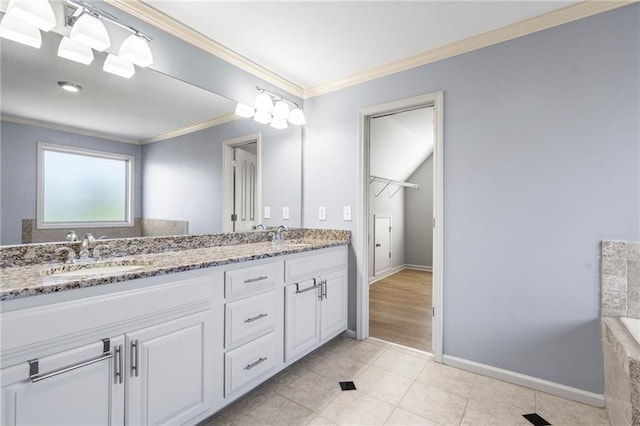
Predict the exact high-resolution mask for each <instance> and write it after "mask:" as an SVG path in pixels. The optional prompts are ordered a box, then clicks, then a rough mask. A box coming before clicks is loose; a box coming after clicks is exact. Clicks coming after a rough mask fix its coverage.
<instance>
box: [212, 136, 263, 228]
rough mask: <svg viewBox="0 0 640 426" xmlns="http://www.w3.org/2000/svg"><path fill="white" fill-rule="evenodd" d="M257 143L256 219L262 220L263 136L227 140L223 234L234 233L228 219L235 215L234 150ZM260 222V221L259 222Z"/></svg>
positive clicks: (224, 160) (225, 147) (223, 157)
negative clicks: (237, 147) (232, 214)
mask: <svg viewBox="0 0 640 426" xmlns="http://www.w3.org/2000/svg"><path fill="white" fill-rule="evenodd" d="M251 142H256V151H257V157H258V158H257V164H256V217H257V218H260V217H261V216H260V212H261V211H262V135H261V134H260V133H255V134H253V135H246V136H240V137H237V138H233V139H229V140H226V141H224V142H223V143H222V232H232V227H231V224H230V223H229V222H228V221H227V218H229V217H231V213H233V167H231V161H232V160H233V148H234V147H236V146H240V145H246V144H248V143H251ZM258 222H259V221H258Z"/></svg>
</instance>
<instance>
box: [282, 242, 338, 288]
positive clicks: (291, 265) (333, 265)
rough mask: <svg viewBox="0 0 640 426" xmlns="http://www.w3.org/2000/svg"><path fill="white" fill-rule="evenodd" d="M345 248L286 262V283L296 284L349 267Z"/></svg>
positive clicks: (311, 254) (310, 254)
mask: <svg viewBox="0 0 640 426" xmlns="http://www.w3.org/2000/svg"><path fill="white" fill-rule="evenodd" d="M346 253H347V252H346V249H345V247H339V248H337V249H329V250H326V251H320V252H311V253H309V254H308V255H306V256H302V257H299V258H296V259H291V260H287V261H285V281H287V282H295V281H298V280H302V279H307V278H312V277H315V276H317V275H319V274H323V273H327V272H333V271H338V270H340V269H344V268H346V266H347V256H346Z"/></svg>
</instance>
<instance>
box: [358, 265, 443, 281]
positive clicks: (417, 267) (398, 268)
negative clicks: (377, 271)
mask: <svg viewBox="0 0 640 426" xmlns="http://www.w3.org/2000/svg"><path fill="white" fill-rule="evenodd" d="M405 269H413V270H416V271H429V272H431V270H432V268H431V266H422V265H407V264H405V265H400V266H396V267H395V268H391V269H389V270H388V271H387V272H385V273H384V274H382V275H377V276H375V277H371V278H369V285H371V284H373V283H375V282H378V281H380V280H382V279H384V278H387V277H388V276H390V275H393V274H395V273H396V272H400V271H404V270H405Z"/></svg>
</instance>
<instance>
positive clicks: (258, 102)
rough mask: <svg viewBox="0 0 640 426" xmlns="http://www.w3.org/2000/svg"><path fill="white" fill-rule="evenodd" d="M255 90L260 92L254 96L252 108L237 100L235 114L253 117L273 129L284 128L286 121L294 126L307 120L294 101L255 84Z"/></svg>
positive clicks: (300, 124)
mask: <svg viewBox="0 0 640 426" xmlns="http://www.w3.org/2000/svg"><path fill="white" fill-rule="evenodd" d="M256 90H258V92H260V93H259V94H258V96H256V99H255V101H254V103H253V108H252V107H250V106H249V105H247V104H243V103H241V102H239V103H238V105H237V106H236V115H238V116H240V117H245V118H251V117H253V119H254V120H255V121H257V122H258V123H262V124H271V127H273V128H275V129H286V128H287V126H288V124H287V122H288V123H291V124H293V125H296V126H302V125H303V124H305V123H306V122H307V120H306V119H305V117H304V112H303V111H302V109H301V108H300V106H298V104H296V103H295V102H291V101H290V100H288V99H286V98H285V97H284V96H282V95H280V94H277V93H272V92H269V91H267V90H266V89H263V88H262V87H259V86H256ZM289 105H291V106H292V107H293V110H292V109H291V107H290V106H289Z"/></svg>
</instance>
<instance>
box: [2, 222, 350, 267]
mask: <svg viewBox="0 0 640 426" xmlns="http://www.w3.org/2000/svg"><path fill="white" fill-rule="evenodd" d="M271 236H272V231H271V230H266V231H252V232H231V233H223V234H204V235H176V236H164V237H141V238H122V239H111V240H104V241H101V242H100V244H105V245H106V246H107V247H108V249H105V251H104V252H105V255H106V256H107V257H123V256H135V255H140V254H150V253H163V252H167V251H178V250H191V249H199V248H209V247H217V246H229V245H236V244H253V243H262V242H268V241H271ZM286 239H287V240H300V239H309V240H339V241H346V242H349V241H350V239H351V234H350V232H349V231H344V230H330V229H303V228H295V229H293V228H292V229H289V230H288V233H287V234H286ZM63 246H66V247H73V248H74V250H75V251H76V253H78V252H79V251H80V242H76V243H69V242H57V243H42V244H26V245H15V246H5V247H0V269H4V268H11V267H20V266H29V265H39V264H44V263H56V262H60V261H61V259H60V255H58V254H56V253H55V250H56V249H57V248H59V247H63Z"/></svg>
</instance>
